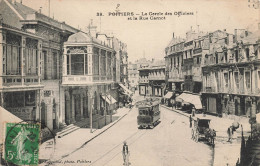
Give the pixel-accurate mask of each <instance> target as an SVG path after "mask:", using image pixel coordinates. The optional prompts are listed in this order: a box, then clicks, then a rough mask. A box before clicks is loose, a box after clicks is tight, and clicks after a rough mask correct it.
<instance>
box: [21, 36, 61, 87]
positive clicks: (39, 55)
mask: <svg viewBox="0 0 260 166" xmlns="http://www.w3.org/2000/svg"><path fill="white" fill-rule="evenodd" d="M37 49H38V52H37V59H38V64H37V69H38V70H37V75H38V83H39V84H41V82H40V81H41V79H40V78H41V69H42V62H41V58H42V41H41V40H38V45H37ZM22 52H23V51H22ZM57 57H58V56H57Z"/></svg>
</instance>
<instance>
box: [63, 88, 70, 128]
mask: <svg viewBox="0 0 260 166" xmlns="http://www.w3.org/2000/svg"><path fill="white" fill-rule="evenodd" d="M64 95H65V122H66V123H67V124H70V123H71V105H70V104H71V100H70V99H71V97H70V93H69V90H66V91H65V93H64Z"/></svg>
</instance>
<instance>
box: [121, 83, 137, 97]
mask: <svg viewBox="0 0 260 166" xmlns="http://www.w3.org/2000/svg"><path fill="white" fill-rule="evenodd" d="M119 86H121V88H123V90H124V91H125V93H126V94H128V95H132V94H134V93H133V92H132V91H130V90H129V89H128V88H127V87H125V86H124V85H123V84H119Z"/></svg>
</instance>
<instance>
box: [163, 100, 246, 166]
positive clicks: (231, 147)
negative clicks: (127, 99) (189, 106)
mask: <svg viewBox="0 0 260 166" xmlns="http://www.w3.org/2000/svg"><path fill="white" fill-rule="evenodd" d="M161 106H162V107H163V108H166V109H169V110H172V111H174V112H177V113H179V114H181V115H184V116H186V117H187V118H189V117H190V115H191V114H188V113H185V112H183V111H180V110H175V109H172V108H171V107H167V106H165V105H161ZM206 117H209V118H210V119H211V123H210V127H211V128H213V129H214V130H216V135H217V136H216V140H215V148H214V149H213V150H214V152H213V159H214V165H216V166H219V165H227V164H228V165H236V162H237V160H238V158H240V146H241V127H239V128H238V129H237V130H236V131H235V132H234V135H233V140H232V143H230V142H227V140H228V135H227V129H228V127H229V126H231V125H232V123H233V122H234V121H237V122H239V124H242V125H243V133H244V136H245V137H248V136H249V135H250V131H251V128H250V124H249V123H248V120H249V118H244V117H235V118H234V117H222V118H220V117H216V116H212V115H206ZM187 121H188V119H187Z"/></svg>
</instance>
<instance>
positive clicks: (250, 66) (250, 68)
mask: <svg viewBox="0 0 260 166" xmlns="http://www.w3.org/2000/svg"><path fill="white" fill-rule="evenodd" d="M258 37H259V30H258V31H257V32H255V33H250V32H248V31H246V30H235V33H234V35H232V34H229V33H226V32H225V31H215V32H213V33H211V34H210V52H209V55H207V58H205V64H204V66H203V69H202V72H203V85H204V86H203V91H202V92H203V98H204V105H205V106H206V107H207V108H208V109H207V110H208V111H209V112H211V113H214V114H219V115H222V114H227V115H238V116H247V117H255V114H256V113H259V112H260V101H259V86H260V80H259V79H260V72H259V57H260V56H259V38H258Z"/></svg>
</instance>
